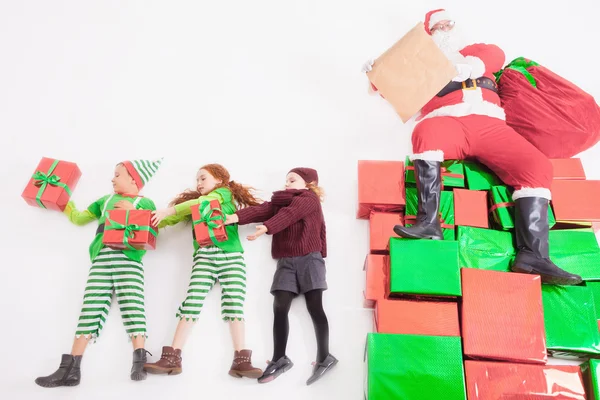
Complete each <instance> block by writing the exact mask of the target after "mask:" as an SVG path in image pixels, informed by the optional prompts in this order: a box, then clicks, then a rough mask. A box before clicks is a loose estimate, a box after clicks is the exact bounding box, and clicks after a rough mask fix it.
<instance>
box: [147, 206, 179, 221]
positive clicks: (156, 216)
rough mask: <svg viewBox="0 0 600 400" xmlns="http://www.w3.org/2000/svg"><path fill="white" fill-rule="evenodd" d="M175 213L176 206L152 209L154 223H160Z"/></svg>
mask: <svg viewBox="0 0 600 400" xmlns="http://www.w3.org/2000/svg"><path fill="white" fill-rule="evenodd" d="M171 215H175V207H169V208H163V209H162V210H156V211H152V223H153V224H154V225H158V224H159V223H160V221H162V220H163V219H165V218H166V217H170V216H171Z"/></svg>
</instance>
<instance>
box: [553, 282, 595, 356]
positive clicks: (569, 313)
mask: <svg viewBox="0 0 600 400" xmlns="http://www.w3.org/2000/svg"><path fill="white" fill-rule="evenodd" d="M542 302H543V304H544V325H545V328H546V348H547V349H548V350H549V352H550V353H551V354H554V355H555V356H556V357H560V356H565V355H566V356H585V354H592V355H595V356H598V355H600V332H599V331H598V323H597V320H596V309H595V306H594V296H593V295H592V291H591V290H590V288H588V287H586V286H558V285H542ZM582 353H583V354H582Z"/></svg>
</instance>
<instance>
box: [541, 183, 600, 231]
mask: <svg viewBox="0 0 600 400" xmlns="http://www.w3.org/2000/svg"><path fill="white" fill-rule="evenodd" d="M551 190H552V208H553V210H554V216H555V217H556V222H558V223H563V222H600V181H588V180H559V179H557V180H554V181H552V188H551Z"/></svg>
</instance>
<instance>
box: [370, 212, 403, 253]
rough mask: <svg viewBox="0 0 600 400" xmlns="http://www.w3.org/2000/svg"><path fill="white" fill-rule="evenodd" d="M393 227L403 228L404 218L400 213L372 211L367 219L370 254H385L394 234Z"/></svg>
mask: <svg viewBox="0 0 600 400" xmlns="http://www.w3.org/2000/svg"><path fill="white" fill-rule="evenodd" d="M394 225H402V226H404V217H403V216H402V214H400V213H385V212H378V211H372V212H371V216H370V218H369V237H370V242H371V246H370V248H371V253H385V252H387V251H388V245H389V243H390V238H391V237H398V235H396V234H395V233H394Z"/></svg>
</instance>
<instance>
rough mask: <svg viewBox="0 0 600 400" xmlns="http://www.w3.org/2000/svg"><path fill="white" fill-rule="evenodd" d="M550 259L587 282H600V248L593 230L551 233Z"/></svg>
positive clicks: (566, 230) (568, 230) (570, 230)
mask: <svg viewBox="0 0 600 400" xmlns="http://www.w3.org/2000/svg"><path fill="white" fill-rule="evenodd" d="M549 246H550V259H551V260H552V261H553V262H554V263H555V264H556V265H558V266H559V267H560V268H562V269H564V270H566V271H569V272H571V273H573V274H577V275H580V276H581V277H582V278H583V279H584V280H585V281H598V280H600V247H598V240H597V239H596V235H595V234H594V231H593V230H591V229H564V230H555V231H550V239H549Z"/></svg>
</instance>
